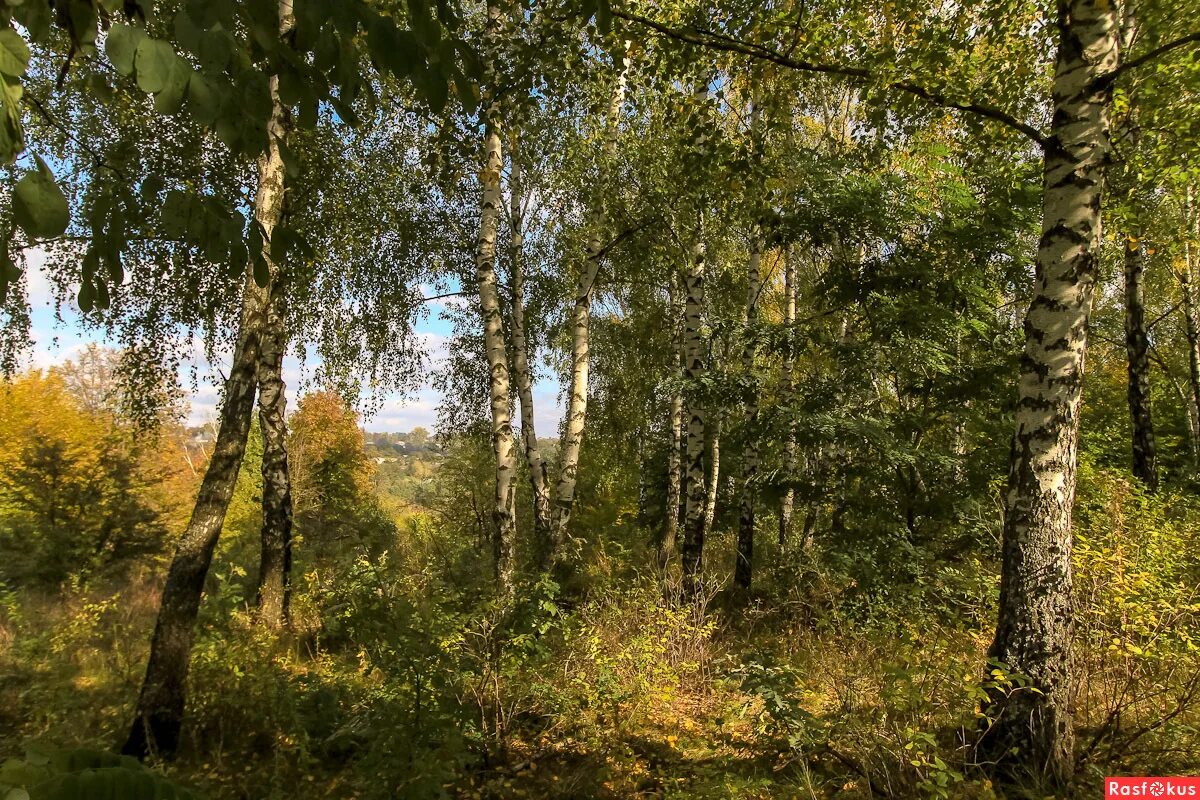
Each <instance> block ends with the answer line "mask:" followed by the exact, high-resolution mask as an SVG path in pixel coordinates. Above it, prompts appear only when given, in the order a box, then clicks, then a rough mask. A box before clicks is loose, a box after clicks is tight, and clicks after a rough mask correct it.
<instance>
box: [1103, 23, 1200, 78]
mask: <svg viewBox="0 0 1200 800" xmlns="http://www.w3.org/2000/svg"><path fill="white" fill-rule="evenodd" d="M1193 42H1194V43H1197V44H1200V31H1193V32H1192V33H1189V34H1188V35H1186V36H1180V37H1179V38H1178V39H1175V40H1173V41H1170V42H1167V43H1166V44H1164V45H1160V46H1158V47H1156V48H1154V49H1153V50H1151V51H1150V52H1149V53H1144V54H1142V55H1140V56H1138V57H1137V58H1135V59H1132V60H1130V61H1126V62H1125V63H1124V64H1122V65H1121V66H1119V67H1117V68H1116V69H1114V70H1113V71H1112V72H1110V73H1108V74H1107V75H1101V76H1100V77H1099V78H1097V79H1096V86H1097V87H1101V88H1102V87H1104V86H1108V85H1109V84H1111V83H1112V82H1113V81H1115V80H1116V79H1117V78H1118V77H1120V76H1121V75H1122V74H1123V73H1125V72H1129V71H1130V70H1134V69H1137V68H1138V67H1141V66H1144V65H1146V64H1148V63H1149V62H1151V61H1154V60H1155V59H1158V58H1161V57H1162V56H1165V55H1166V54H1167V53H1169V52H1171V51H1172V50H1178V49H1179V48H1181V47H1183V46H1184V45H1187V44H1192V43H1193Z"/></svg>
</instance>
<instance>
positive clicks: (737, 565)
mask: <svg viewBox="0 0 1200 800" xmlns="http://www.w3.org/2000/svg"><path fill="white" fill-rule="evenodd" d="M761 263H762V247H761V245H760V244H759V237H758V236H757V235H755V236H754V237H753V238H752V240H751V244H750V263H749V264H748V265H747V269H746V272H747V281H746V328H747V330H748V331H749V330H752V329H753V327H754V325H755V323H757V322H758V295H759V293H760V292H761V290H762V277H761ZM754 355H755V348H754V346H753V345H752V344H747V345H746V346H745V348H744V349H743V350H742V371H743V372H744V373H745V374H746V379H747V380H748V381H749V382H750V388H749V390H748V391H747V394H746V407H745V415H746V429H747V430H748V431H749V432H750V436H749V437H748V438H747V440H746V445H745V449H744V450H743V451H742V497H741V506H740V508H739V511H738V539H737V555H736V559H735V562H734V569H733V582H734V583H735V584H736V585H737V586H738V587H739V588H741V589H744V590H749V589H750V584H751V581H752V580H753V574H754V522H755V519H754V512H755V505H756V502H757V500H758V487H757V485H756V483H755V479H756V477H757V475H758V435H757V433H756V431H755V428H756V426H757V424H758V379H757V377H756V376H755V372H754Z"/></svg>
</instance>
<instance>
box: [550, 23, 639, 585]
mask: <svg viewBox="0 0 1200 800" xmlns="http://www.w3.org/2000/svg"><path fill="white" fill-rule="evenodd" d="M629 44H630V43H629V42H626V43H625V49H624V51H623V53H622V55H621V68H620V70H619V71H618V72H617V80H616V83H615V84H614V85H613V91H612V95H611V96H610V97H609V102H608V116H607V117H606V118H605V134H604V153H603V157H602V161H601V176H600V182H599V185H600V186H601V187H603V188H604V189H605V190H606V189H607V187H608V185H609V181H608V180H607V175H608V173H609V171H610V169H611V166H612V163H613V161H614V160H616V156H617V134H618V132H619V131H620V120H621V108H622V107H623V106H624V105H625V90H626V86H627V84H628V80H629V64H630V60H629ZM591 230H592V235H591V237H590V238H589V239H588V244H587V254H586V258H585V259H584V262H583V266H582V268H581V269H580V273H579V283H578V285H577V287H576V290H575V308H574V310H573V311H572V314H571V330H572V331H573V337H572V342H571V383H570V387H569V389H568V392H567V396H568V401H567V414H566V420H565V423H564V427H563V440H562V455H561V460H560V464H559V470H558V481H557V482H556V484H555V487H554V506H553V521H552V524H551V535H550V548H549V552H548V553H547V554H546V561H545V564H544V565H543V566H547V567H548V566H550V565H552V564H553V563H554V562H555V561H556V560H557V559H558V557H559V556H560V554H561V550H562V545H563V542H564V541H565V540H566V536H567V528H568V526H569V525H570V522H571V511H572V510H573V509H574V507H575V485H576V481H577V478H578V473H579V452H580V450H581V449H582V447H583V431H584V424H585V423H586V421H587V404H588V367H589V365H590V363H591V353H590V350H589V345H588V337H589V331H590V327H591V318H592V290H593V288H594V286H595V284H596V274H597V273H598V272H599V270H600V260H601V259H602V258H603V257H604V238H603V237H604V235H605V233H606V232H607V230H608V213H607V208H606V207H605V203H604V200H603V198H597V200H596V201H595V202H594V203H593V205H592V223H591Z"/></svg>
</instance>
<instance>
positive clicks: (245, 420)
mask: <svg viewBox="0 0 1200 800" xmlns="http://www.w3.org/2000/svg"><path fill="white" fill-rule="evenodd" d="M294 21H295V20H294V17H293V15H292V3H291V0H282V2H280V3H279V31H280V34H281V35H282V36H284V37H286V36H287V35H288V34H289V33H290V31H291V29H292V27H293V25H294ZM278 88H279V81H278V79H277V78H272V79H271V97H272V101H273V110H272V115H271V120H270V123H269V125H268V128H267V134H268V144H267V149H266V151H265V152H264V153H263V154H262V155H261V156H260V157H259V159H258V187H257V190H256V192H255V196H254V216H255V219H256V220H257V222H258V224H259V225H260V226H262V230H263V233H264V237H263V238H264V242H263V249H262V257H263V258H264V259H266V262H267V265H268V272H269V274H271V275H274V274H275V272H276V269H275V264H274V263H273V262H272V261H271V246H270V239H271V235H272V234H273V233H274V231H275V228H276V226H277V225H278V224H279V221H280V219H281V217H282V215H283V206H284V189H285V184H284V179H285V170H284V163H283V156H282V148H281V145H282V143H283V140H284V138H285V137H286V135H287V124H288V123H287V114H286V112H285V110H284V107H283V104H282V103H281V102H280V101H279V93H278ZM246 273H247V274H246V284H245V293H244V295H243V299H242V313H241V319H240V321H239V329H238V336H237V341H236V343H235V346H234V352H233V364H232V365H231V367H230V371H229V378H228V379H227V380H226V382H225V399H224V404H223V405H222V407H221V421H220V427H219V428H218V431H217V441H216V444H215V445H214V446H213V454H212V458H211V460H210V461H209V465H208V469H207V470H206V471H205V473H204V479H203V480H202V481H201V483H200V490H199V492H198V494H197V496H196V504H195V507H194V508H193V510H192V516H191V518H190V519H189V520H188V525H187V528H186V529H185V530H184V532H183V534H182V536H180V539H179V542H178V544H177V545H176V547H175V554H174V556H173V558H172V560H171V566H170V569H169V570H168V572H167V580H166V583H165V584H164V585H163V594H162V600H161V603H160V606H159V610H158V619H157V621H156V622H155V626H154V636H153V638H152V639H151V642H150V658H149V661H148V662H147V665H146V676H145V679H144V680H143V682H142V688H141V692H140V693H139V695H138V701H137V707H136V709H135V711H134V717H133V724H132V725H131V726H130V731H129V736H128V737H127V739H126V740H125V743H124V745H123V747H122V748H121V749H122V752H123V753H125V754H127V755H132V756H135V757H137V758H145V757H147V756H148V755H150V754H151V753H157V754H158V755H161V756H170V755H173V754H174V753H175V751H176V749H177V748H178V746H179V737H180V731H181V729H182V725H183V713H184V707H185V705H186V685H187V673H188V662H189V660H190V658H191V650H192V637H193V634H194V632H195V624H196V617H197V615H198V614H199V611H200V598H201V595H202V593H203V591H204V581H205V578H206V577H207V576H208V569H209V566H210V565H211V563H212V556H213V550H214V548H215V547H216V545H217V539H218V537H219V536H220V534H221V527H222V525H223V524H224V522H225V512H226V510H227V509H228V507H229V501H230V498H231V497H232V496H233V489H234V485H235V484H236V482H237V474H238V470H239V469H240V468H241V465H242V456H243V455H244V454H245V451H246V437H247V435H248V434H249V432H250V420H251V415H252V414H253V412H254V393H255V387H256V383H257V372H258V364H259V360H260V355H261V350H262V346H263V341H262V339H263V331H264V328H265V326H266V315H267V306H268V302H269V296H270V293H269V290H268V289H265V288H262V287H260V286H258V285H257V284H256V283H255V282H254V277H253V270H251V269H247V271H246Z"/></svg>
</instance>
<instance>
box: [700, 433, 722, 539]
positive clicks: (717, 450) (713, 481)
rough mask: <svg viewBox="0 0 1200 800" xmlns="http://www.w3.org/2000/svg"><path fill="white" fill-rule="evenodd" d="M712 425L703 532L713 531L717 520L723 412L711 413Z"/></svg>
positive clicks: (709, 441)
mask: <svg viewBox="0 0 1200 800" xmlns="http://www.w3.org/2000/svg"><path fill="white" fill-rule="evenodd" d="M712 417H713V420H712V424H711V425H709V426H708V428H709V434H708V483H707V489H706V492H705V496H704V531H705V533H706V534H707V533H708V532H709V531H711V530H712V529H713V521H714V520H716V518H717V492H718V491H720V488H721V433H722V432H723V430H724V428H725V414H724V412H723V411H720V410H718V411H716V412H715V413H712Z"/></svg>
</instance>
